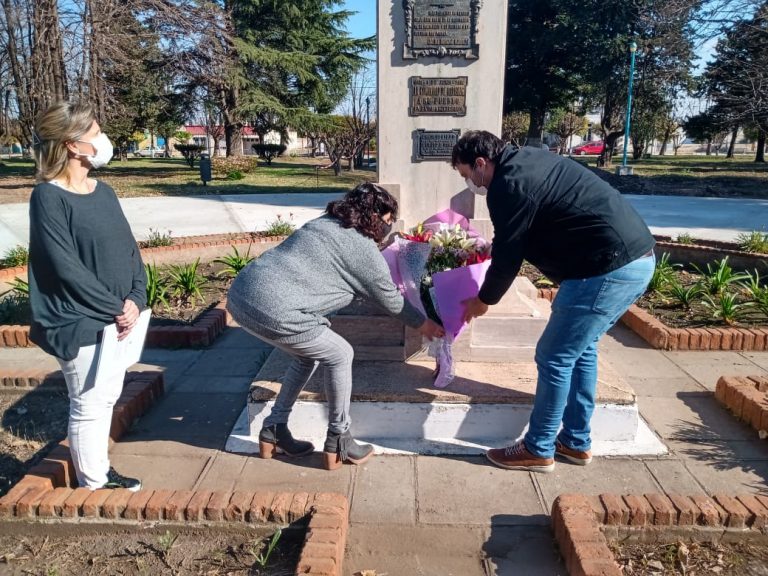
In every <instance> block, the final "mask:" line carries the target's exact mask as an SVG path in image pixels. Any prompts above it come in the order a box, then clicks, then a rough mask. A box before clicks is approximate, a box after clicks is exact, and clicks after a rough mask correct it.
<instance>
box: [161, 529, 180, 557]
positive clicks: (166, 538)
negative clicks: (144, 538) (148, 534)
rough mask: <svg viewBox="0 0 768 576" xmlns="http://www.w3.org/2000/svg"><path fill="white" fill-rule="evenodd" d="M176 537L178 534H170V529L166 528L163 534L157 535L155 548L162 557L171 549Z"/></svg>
mask: <svg viewBox="0 0 768 576" xmlns="http://www.w3.org/2000/svg"><path fill="white" fill-rule="evenodd" d="M178 537H179V535H178V534H171V531H170V530H166V531H165V534H163V535H161V536H158V537H157V549H158V550H159V551H160V553H161V554H162V555H163V556H164V557H165V556H167V555H168V553H169V552H170V551H171V550H172V549H173V546H174V544H176V539H177V538H178Z"/></svg>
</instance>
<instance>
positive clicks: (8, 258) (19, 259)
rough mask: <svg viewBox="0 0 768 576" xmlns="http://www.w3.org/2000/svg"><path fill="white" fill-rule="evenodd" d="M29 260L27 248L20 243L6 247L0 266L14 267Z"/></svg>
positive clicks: (22, 264)
mask: <svg viewBox="0 0 768 576" xmlns="http://www.w3.org/2000/svg"><path fill="white" fill-rule="evenodd" d="M28 262H29V250H27V247H26V246H22V245H21V244H19V245H17V246H14V247H13V248H10V249H8V250H7V251H6V252H5V256H3V258H2V260H0V268H15V267H16V266H26V265H27V263H28Z"/></svg>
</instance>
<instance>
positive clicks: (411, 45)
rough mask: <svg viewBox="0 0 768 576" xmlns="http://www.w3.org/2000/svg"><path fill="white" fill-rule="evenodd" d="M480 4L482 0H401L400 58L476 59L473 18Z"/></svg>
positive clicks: (475, 30)
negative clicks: (403, 43)
mask: <svg viewBox="0 0 768 576" xmlns="http://www.w3.org/2000/svg"><path fill="white" fill-rule="evenodd" d="M482 5H483V0H403V13H404V16H405V45H404V46H403V58H404V59H406V60H414V59H416V58H427V57H437V58H444V57H447V56H453V57H459V58H466V59H468V60H476V59H477V58H478V56H479V48H478V45H477V18H478V15H479V14H480V7H481V6H482Z"/></svg>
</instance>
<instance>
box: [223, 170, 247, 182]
mask: <svg viewBox="0 0 768 576" xmlns="http://www.w3.org/2000/svg"><path fill="white" fill-rule="evenodd" d="M243 178H245V174H243V173H242V172H241V171H240V170H231V171H230V172H227V180H242V179H243Z"/></svg>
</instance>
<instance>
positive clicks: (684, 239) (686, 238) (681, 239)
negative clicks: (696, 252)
mask: <svg viewBox="0 0 768 576" xmlns="http://www.w3.org/2000/svg"><path fill="white" fill-rule="evenodd" d="M695 242H696V239H695V238H694V237H693V236H691V235H690V234H688V232H683V233H682V234H678V235H677V243H678V244H688V245H690V244H694V243H695Z"/></svg>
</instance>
